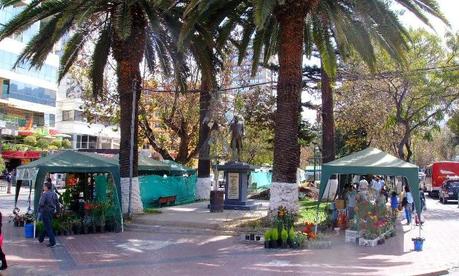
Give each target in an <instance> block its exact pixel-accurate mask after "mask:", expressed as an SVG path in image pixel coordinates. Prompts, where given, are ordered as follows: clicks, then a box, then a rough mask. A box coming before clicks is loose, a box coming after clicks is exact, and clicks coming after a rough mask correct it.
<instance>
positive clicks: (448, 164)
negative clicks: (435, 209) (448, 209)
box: [424, 161, 459, 196]
mask: <svg viewBox="0 0 459 276" xmlns="http://www.w3.org/2000/svg"><path fill="white" fill-rule="evenodd" d="M425 174H426V179H425V184H424V189H425V190H426V191H427V192H428V193H429V195H430V196H438V193H439V191H440V188H441V185H442V184H443V181H445V179H446V178H447V177H451V176H459V162H453V161H440V162H434V163H433V164H431V165H429V166H427V167H426V171H425Z"/></svg>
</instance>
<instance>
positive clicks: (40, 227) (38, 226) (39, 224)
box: [35, 221, 45, 237]
mask: <svg viewBox="0 0 459 276" xmlns="http://www.w3.org/2000/svg"><path fill="white" fill-rule="evenodd" d="M35 227H36V230H35V231H36V233H35V234H36V236H37V237H40V235H41V234H42V233H43V232H44V231H45V225H44V224H43V221H38V222H37V224H36V225H35Z"/></svg>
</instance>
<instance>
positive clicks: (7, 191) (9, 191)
mask: <svg viewBox="0 0 459 276" xmlns="http://www.w3.org/2000/svg"><path fill="white" fill-rule="evenodd" d="M5 179H6V182H8V188H7V189H6V193H7V194H11V186H12V180H13V178H12V174H11V172H7V173H6V177H5Z"/></svg>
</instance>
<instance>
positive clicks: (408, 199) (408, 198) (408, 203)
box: [402, 185, 414, 225]
mask: <svg viewBox="0 0 459 276" xmlns="http://www.w3.org/2000/svg"><path fill="white" fill-rule="evenodd" d="M413 202H414V200H413V195H412V194H411V192H410V187H408V185H405V197H404V198H403V202H402V204H404V205H405V206H404V207H405V216H406V224H407V225H410V224H411V213H412V212H413Z"/></svg>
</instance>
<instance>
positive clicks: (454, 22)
mask: <svg viewBox="0 0 459 276" xmlns="http://www.w3.org/2000/svg"><path fill="white" fill-rule="evenodd" d="M437 2H438V4H439V5H440V10H441V11H442V13H443V14H444V15H445V17H446V18H447V19H448V21H449V23H450V25H451V29H450V31H454V32H457V31H459V16H458V14H457V12H458V11H459V0H437ZM430 18H431V21H432V25H433V27H434V29H435V32H436V33H437V34H444V33H445V32H446V31H447V28H448V27H447V26H445V24H444V23H442V22H441V21H440V20H438V19H436V18H432V17H430ZM401 20H402V22H403V23H405V24H407V25H408V26H411V27H413V28H419V27H423V28H426V29H428V28H429V27H427V26H426V25H424V24H423V23H422V22H421V21H420V20H419V19H417V18H416V17H415V16H414V15H412V14H411V13H409V12H406V13H405V14H404V15H403V16H402V17H401ZM431 31H433V30H431Z"/></svg>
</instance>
